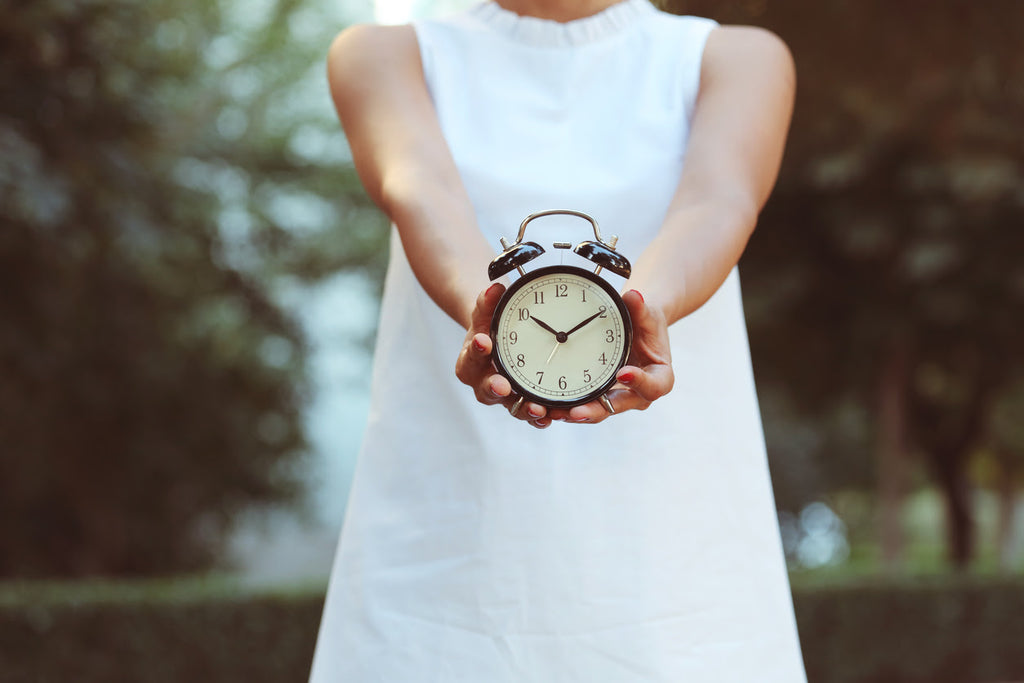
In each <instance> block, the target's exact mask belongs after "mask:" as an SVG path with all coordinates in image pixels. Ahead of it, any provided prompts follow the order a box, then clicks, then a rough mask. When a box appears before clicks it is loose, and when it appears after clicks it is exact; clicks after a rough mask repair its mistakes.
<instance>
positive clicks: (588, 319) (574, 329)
mask: <svg viewBox="0 0 1024 683" xmlns="http://www.w3.org/2000/svg"><path fill="white" fill-rule="evenodd" d="M604 310H605V309H604V307H602V308H601V310H599V311H598V312H597V313H595V314H594V315H592V316H590V317H589V318H587V319H586V320H584V321H583V322H581V323H580V324H579V325H577V326H576V327H574V328H572V329H571V330H569V331H568V332H566V333H565V336H567V337H568V336H569V335H570V334H572V333H573V332H575V331H576V330H578V329H580V328H581V327H583V326H584V325H586V324H587V323H589V322H590V321H592V320H593V319H594V318H596V317H598V316H599V315H601V314H602V313H604Z"/></svg>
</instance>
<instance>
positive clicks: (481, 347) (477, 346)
mask: <svg viewBox="0 0 1024 683" xmlns="http://www.w3.org/2000/svg"><path fill="white" fill-rule="evenodd" d="M473 348H474V349H476V350H477V352H479V353H483V352H484V348H485V347H484V345H483V344H481V343H480V342H478V341H477V340H476V339H474V340H473Z"/></svg>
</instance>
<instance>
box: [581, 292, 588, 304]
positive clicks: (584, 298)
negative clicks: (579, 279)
mask: <svg viewBox="0 0 1024 683" xmlns="http://www.w3.org/2000/svg"><path fill="white" fill-rule="evenodd" d="M580 292H582V293H583V303H587V290H585V289H581V290H580Z"/></svg>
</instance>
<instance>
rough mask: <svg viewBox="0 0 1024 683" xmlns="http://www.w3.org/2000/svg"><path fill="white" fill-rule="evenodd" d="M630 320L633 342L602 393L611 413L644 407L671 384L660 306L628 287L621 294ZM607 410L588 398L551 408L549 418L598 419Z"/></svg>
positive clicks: (603, 418)
mask: <svg viewBox="0 0 1024 683" xmlns="http://www.w3.org/2000/svg"><path fill="white" fill-rule="evenodd" d="M622 300H623V301H624V302H625V304H626V307H627V308H628V309H629V317H630V319H631V321H632V324H633V346H632V349H630V353H629V358H628V359H627V361H626V365H624V366H622V368H620V369H619V372H618V373H617V374H616V377H617V378H618V382H617V383H616V384H615V386H613V387H612V388H611V390H609V391H608V392H607V394H606V396H607V397H608V400H609V401H611V404H612V407H613V408H614V409H615V413H616V414H617V413H623V412H626V411H627V410H645V409H646V408H647V407H648V406H650V405H651V403H653V402H654V401H656V400H658V399H659V398H661V397H662V396H664V395H665V394H667V393H668V392H669V391H671V390H672V385H673V384H675V374H674V373H673V372H672V354H671V351H670V348H669V339H668V323H667V321H666V319H665V314H664V313H662V312H661V310H660V309H658V308H656V307H652V306H648V305H647V304H646V303H645V302H644V298H643V296H642V295H641V294H640V292H638V291H637V290H635V289H631V290H629V291H628V292H626V293H625V294H624V295H623V296H622ZM610 416H611V413H609V412H608V410H607V409H605V407H604V406H603V405H602V404H601V403H600V402H598V401H591V402H590V403H585V404H583V405H581V406H576V407H575V408H572V409H571V410H569V411H567V412H565V411H551V413H550V415H549V417H550V418H551V419H555V420H558V419H564V420H565V421H567V422H579V423H596V422H602V421H603V420H605V419H607V418H608V417H610Z"/></svg>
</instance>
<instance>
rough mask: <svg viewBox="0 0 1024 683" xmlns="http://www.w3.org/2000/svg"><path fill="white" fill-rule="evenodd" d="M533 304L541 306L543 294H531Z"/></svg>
mask: <svg viewBox="0 0 1024 683" xmlns="http://www.w3.org/2000/svg"><path fill="white" fill-rule="evenodd" d="M555 296H558V294H557V293H556V294H555ZM533 303H535V304H542V303H544V292H534V293H533ZM520 320H522V318H520Z"/></svg>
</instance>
